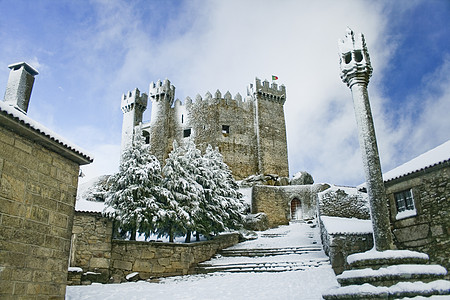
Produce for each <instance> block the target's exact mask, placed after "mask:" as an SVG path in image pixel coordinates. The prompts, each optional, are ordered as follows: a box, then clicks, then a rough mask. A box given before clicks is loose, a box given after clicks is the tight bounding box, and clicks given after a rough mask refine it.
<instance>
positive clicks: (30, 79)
mask: <svg viewBox="0 0 450 300" xmlns="http://www.w3.org/2000/svg"><path fill="white" fill-rule="evenodd" d="M8 68H10V69H11V72H10V73H9V79H8V85H7V86H6V92H5V102H6V103H8V104H9V105H11V106H14V107H15V108H17V109H18V110H20V111H21V112H23V113H25V114H26V113H27V111H28V103H29V102H30V96H31V90H32V89H33V83H34V76H36V75H37V74H39V73H38V71H37V70H36V69H35V68H33V67H32V66H30V65H29V64H27V63H25V62H19V63H15V64H12V65H9V66H8Z"/></svg>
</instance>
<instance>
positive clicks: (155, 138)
mask: <svg viewBox="0 0 450 300" xmlns="http://www.w3.org/2000/svg"><path fill="white" fill-rule="evenodd" d="M149 96H150V100H151V101H152V114H151V119H150V147H151V152H152V154H153V155H155V156H156V158H158V160H159V161H160V162H161V163H163V162H164V159H165V158H166V155H167V153H168V152H169V151H168V149H169V148H170V146H171V141H172V140H173V138H172V139H171V138H170V125H171V124H169V123H170V119H171V118H170V115H171V110H170V108H171V107H172V104H173V102H174V97H175V87H174V86H173V85H171V84H170V81H169V80H168V79H165V80H164V81H163V82H161V81H160V80H158V82H156V83H153V82H152V83H150V90H149Z"/></svg>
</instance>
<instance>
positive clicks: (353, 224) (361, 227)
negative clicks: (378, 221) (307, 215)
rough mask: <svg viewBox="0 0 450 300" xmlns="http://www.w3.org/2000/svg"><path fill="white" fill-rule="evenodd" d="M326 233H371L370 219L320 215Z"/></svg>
mask: <svg viewBox="0 0 450 300" xmlns="http://www.w3.org/2000/svg"><path fill="white" fill-rule="evenodd" d="M320 219H321V220H322V223H323V226H325V229H326V230H327V232H328V234H364V233H372V232H373V230H372V221H371V220H361V219H356V218H341V217H328V216H321V217H320Z"/></svg>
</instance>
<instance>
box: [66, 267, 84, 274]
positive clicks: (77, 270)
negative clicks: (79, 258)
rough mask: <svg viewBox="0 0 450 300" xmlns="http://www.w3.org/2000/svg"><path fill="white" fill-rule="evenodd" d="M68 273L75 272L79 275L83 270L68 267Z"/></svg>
mask: <svg viewBox="0 0 450 300" xmlns="http://www.w3.org/2000/svg"><path fill="white" fill-rule="evenodd" d="M68 271H69V272H77V273H81V272H83V269H82V268H79V267H69V269H68Z"/></svg>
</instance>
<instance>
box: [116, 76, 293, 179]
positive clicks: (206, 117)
mask: <svg viewBox="0 0 450 300" xmlns="http://www.w3.org/2000/svg"><path fill="white" fill-rule="evenodd" d="M252 86H253V85H252ZM260 90H261V91H262V92H263V93H262V94H261V93H260ZM174 95H175V87H174V86H173V85H171V84H170V81H169V80H165V81H163V82H160V81H158V82H157V83H156V84H155V83H151V84H150V92H149V97H150V99H151V101H152V115H151V121H150V124H146V125H144V131H147V132H149V136H150V148H151V151H152V153H153V154H154V155H155V156H156V157H157V158H158V160H159V161H160V162H161V163H162V164H164V161H165V159H166V158H167V157H168V154H169V153H170V151H171V150H172V144H173V141H174V140H176V141H177V142H178V143H179V144H181V145H182V144H183V143H184V141H186V140H187V139H189V138H190V139H193V140H194V142H195V144H196V145H197V147H198V148H199V149H200V150H201V151H202V152H203V151H204V150H205V149H206V147H207V145H208V144H210V145H211V146H213V147H218V148H219V151H220V153H221V154H222V155H223V157H224V161H225V163H227V165H228V166H229V167H230V169H231V171H232V172H233V176H234V178H235V179H237V180H239V179H243V178H246V177H248V176H250V175H253V174H278V175H280V176H282V177H288V176H289V167H288V158H287V140H286V125H285V118H284V108H283V105H284V102H285V96H286V91H285V88H284V86H281V87H280V88H278V86H277V85H276V84H272V85H269V83H268V82H267V81H265V82H263V85H261V81H260V80H259V79H256V85H255V89H252V91H251V92H250V91H249V92H248V96H247V97H246V98H245V99H244V100H243V99H242V96H241V95H239V94H237V95H236V96H235V97H234V98H233V97H232V96H231V94H230V93H229V92H227V93H225V95H223V96H222V94H221V93H220V92H219V91H216V92H215V94H214V96H213V95H211V94H210V93H209V92H208V93H206V95H205V97H203V98H202V97H201V96H200V95H197V97H196V99H195V101H192V100H191V99H190V98H189V97H188V98H186V100H185V103H184V104H182V103H181V101H180V100H176V101H174ZM172 104H174V105H173V107H172ZM124 122H125V117H124ZM124 124H125V123H124ZM124 126H125V125H124Z"/></svg>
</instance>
